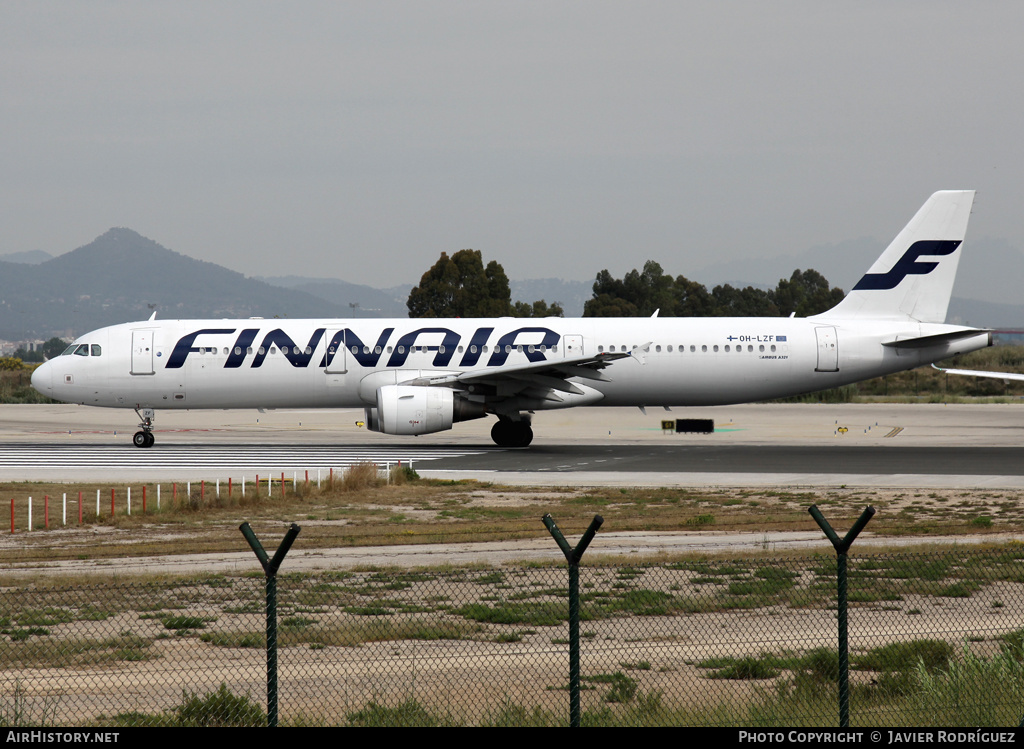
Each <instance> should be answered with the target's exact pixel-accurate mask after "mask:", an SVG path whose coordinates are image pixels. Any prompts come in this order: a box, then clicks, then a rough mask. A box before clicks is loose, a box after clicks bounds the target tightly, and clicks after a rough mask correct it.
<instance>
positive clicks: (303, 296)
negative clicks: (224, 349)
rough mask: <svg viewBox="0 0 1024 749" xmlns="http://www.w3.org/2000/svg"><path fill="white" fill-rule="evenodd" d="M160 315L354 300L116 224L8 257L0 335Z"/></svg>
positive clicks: (208, 314) (332, 307)
mask: <svg viewBox="0 0 1024 749" xmlns="http://www.w3.org/2000/svg"><path fill="white" fill-rule="evenodd" d="M154 309H155V310H156V311H157V314H158V315H159V316H160V317H164V318H168V317H181V318H222V317H346V316H348V314H349V312H350V311H349V309H348V307H347V306H346V307H344V308H342V306H341V305H337V304H332V303H331V302H329V301H325V300H322V299H318V298H316V297H314V296H311V295H310V294H307V293H304V292H302V291H299V290H294V289H284V288H281V287H279V286H272V285H270V284H267V283H263V282H261V281H257V280H254V279H251V278H246V277H245V276H243V275H242V274H241V273H236V272H235V271H231V270H228V269H227V268H223V267H221V266H219V265H214V264H213V263H207V262H203V261H201V260H195V259H194V258H190V257H187V256H185V255H181V254H179V253H177V252H174V251H172V250H168V249H167V248H166V247H162V246H161V245H159V244H157V243H156V242H154V241H153V240H151V239H147V238H145V237H143V236H141V235H140V234H137V233H136V232H134V231H132V230H131V229H123V228H119V229H111V230H109V231H108V232H106V233H105V234H103V235H102V236H99V237H97V238H96V239H95V240H93V241H92V242H90V243H89V244H87V245H85V246H84V247H79V248H78V249H76V250H72V251H71V252H68V253H66V254H64V255H60V256H58V257H55V258H52V259H50V260H47V261H46V262H44V263H41V264H39V265H24V264H19V263H11V262H4V261H0V339H7V340H22V339H26V338H41V339H46V338H49V337H51V336H54V335H57V336H61V337H65V338H68V337H72V336H75V335H81V334H82V333H85V332H87V331H89V330H93V329H95V328H99V327H103V326H105V325H114V324H116V323H122V322H129V321H132V320H145V319H146V318H148V317H149V316H150V315H151V314H152V312H153V310H154Z"/></svg>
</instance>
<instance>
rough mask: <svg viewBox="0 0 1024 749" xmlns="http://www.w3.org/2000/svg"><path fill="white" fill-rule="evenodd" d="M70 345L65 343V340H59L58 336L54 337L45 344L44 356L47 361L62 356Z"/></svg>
mask: <svg viewBox="0 0 1024 749" xmlns="http://www.w3.org/2000/svg"><path fill="white" fill-rule="evenodd" d="M68 343H69V342H68V341H65V340H64V339H63V338H57V337H56V336H54V337H53V338H51V339H50V340H48V341H47V342H46V343H44V344H43V347H42V348H43V356H45V357H46V358H47V359H52V358H54V357H55V356H60V355H61V354H63V353H64V349H66V348H67V347H68Z"/></svg>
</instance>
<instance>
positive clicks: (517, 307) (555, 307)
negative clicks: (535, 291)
mask: <svg viewBox="0 0 1024 749" xmlns="http://www.w3.org/2000/svg"><path fill="white" fill-rule="evenodd" d="M512 316H513V317H565V310H563V309H562V305H561V304H559V303H558V302H552V303H551V304H550V305H549V304H548V303H547V302H545V301H544V300H543V299H541V300H539V301H536V302H534V303H533V304H529V303H528V302H516V303H515V304H513V305H512Z"/></svg>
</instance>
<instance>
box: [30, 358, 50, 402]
mask: <svg viewBox="0 0 1024 749" xmlns="http://www.w3.org/2000/svg"><path fill="white" fill-rule="evenodd" d="M32 387H34V388H35V389H36V390H37V391H38V392H39V393H41V394H42V395H45V396H46V397H48V398H49V397H51V396H52V395H53V366H52V365H51V364H50V362H43V363H42V364H40V365H39V366H38V367H36V368H35V371H33V372H32Z"/></svg>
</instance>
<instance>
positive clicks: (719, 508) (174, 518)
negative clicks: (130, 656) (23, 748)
mask: <svg viewBox="0 0 1024 749" xmlns="http://www.w3.org/2000/svg"><path fill="white" fill-rule="evenodd" d="M391 478H394V477H391ZM411 478H412V477H410V476H404V477H403V478H402V480H401V481H402V482H401V483H396V482H394V481H390V482H388V480H387V479H386V478H382V477H380V476H379V475H378V472H377V470H376V469H375V468H374V467H373V466H369V465H363V466H356V467H354V468H353V469H352V470H351V471H350V472H349V473H347V474H345V475H343V476H342V477H340V478H339V479H338V480H336V481H335V482H334V483H333V485H331V484H329V483H327V482H325V483H324V484H323V485H322V487H321V488H320V489H318V488H317V487H316V485H315V483H311V484H310V485H308V486H307V485H305V484H304V483H303V482H299V483H298V484H297V485H296V486H291V482H288V484H289V485H288V487H287V491H285V492H282V491H281V488H280V487H279V486H278V484H277V483H276V482H275V486H274V490H273V496H272V497H268V496H267V487H266V485H263V486H261V487H260V489H259V493H258V494H257V493H256V492H255V491H254V490H253V487H252V485H251V484H250V485H249V486H247V490H246V495H245V496H244V497H243V496H241V493H240V491H239V487H237V486H233V487H232V492H231V493H230V494H228V491H227V487H226V486H225V485H224V484H222V485H221V493H220V496H219V497H218V496H217V494H216V491H215V490H214V487H213V486H211V485H210V484H207V485H206V488H205V491H203V490H202V489H201V488H200V485H199V484H193V486H192V492H191V495H187V493H186V492H185V491H184V487H183V486H182V485H179V486H178V489H177V492H176V493H175V491H173V490H171V487H169V486H168V485H166V484H165V485H163V486H162V487H161V504H160V506H159V508H158V507H157V504H156V501H155V497H156V487H155V486H153V485H148V486H147V487H146V490H147V491H146V495H147V505H146V510H145V513H143V511H142V501H141V498H142V486H140V485H133V486H132V487H131V489H132V498H133V499H132V515H131V516H128V515H127V514H126V510H127V506H126V499H127V490H128V487H127V486H125V485H120V486H116V487H114V490H113V491H114V496H115V515H114V516H113V517H111V516H110V494H111V487H110V486H109V485H106V486H98V485H96V484H82V485H62V484H45V483H34V484H4V485H0V498H6V497H15V498H16V501H15V508H16V512H15V527H16V529H17V532H16V533H14V534H13V535H12V534H10V533H3V534H0V563H3V562H31V561H46V560H62V559H67V560H75V559H91V560H97V559H100V560H102V559H104V558H113V557H124V556H147V555H158V554H182V553H223V552H231V551H247V550H248V547H247V545H246V543H245V541H244V539H243V538H242V536H241V534H240V533H239V532H238V530H237V529H238V524H239V522H241V521H242V520H245V521H248V522H249V523H250V524H251V525H252V527H253V529H254V530H255V531H256V533H257V535H259V536H260V537H261V538H271V539H273V538H280V537H281V535H282V534H283V528H284V527H285V526H286V525H287V524H289V523H292V522H295V523H298V524H299V525H300V526H301V527H302V546H303V547H304V548H306V549H316V548H337V547H347V546H384V545H389V544H431V543H444V542H471V541H494V540H510V539H516V538H537V537H538V535H544V534H545V533H546V531H545V530H544V528H543V525H542V523H541V518H542V517H543V515H544V514H546V513H550V514H551V515H552V516H553V517H555V519H556V520H557V522H558V524H559V527H560V528H561V529H562V531H563V532H564V533H565V534H566V535H567V536H571V535H575V534H580V533H582V532H583V531H584V530H585V529H586V528H587V526H588V525H589V524H590V523H591V521H592V520H593V518H594V516H595V515H597V514H600V515H601V516H602V517H603V518H604V519H605V524H604V526H603V529H604V531H606V532H607V531H609V530H616V531H638V530H640V531H661V532H665V531H679V530H688V531H733V532H751V533H765V532H767V531H817V526H816V525H815V523H814V521H813V520H812V519H811V517H810V515H809V514H808V513H807V508H808V507H809V506H810V505H811V504H816V505H818V506H819V507H820V508H821V510H822V512H824V514H825V515H826V517H828V519H829V521H830V522H831V523H832V525H833V526H834V527H835V528H837V529H843V528H847V527H849V526H850V525H851V524H852V522H853V521H854V520H855V519H856V517H857V516H859V514H860V513H861V511H862V510H863V508H864V507H866V506H867V505H869V504H870V505H873V506H874V507H875V508H876V509H877V510H878V514H877V515H876V517H875V518H874V519H873V520H872V522H871V526H870V528H869V530H870V531H871V532H873V533H875V534H883V535H892V536H904V535H914V536H927V535H940V534H964V533H969V534H973V535H984V534H990V533H996V532H1005V531H1007V530H1011V531H1012V530H1017V529H1018V528H1020V527H1021V524H1022V522H1024V502H1022V501H1021V500H1022V499H1024V492H1018V491H970V492H968V491H963V490H936V491H927V492H917V493H915V492H912V491H894V490H871V491H866V490H860V489H849V490H847V489H829V490H814V491H779V490H753V489H696V490H695V489H682V488H675V489H667V488H643V487H635V488H614V487H612V488H607V487H606V488H572V487H566V488H543V487H538V488H522V487H516V488H511V487H502V486H496V485H490V484H485V483H480V482H476V481H461V482H438V481H421V480H410V479H411ZM97 489H99V492H100V498H101V501H100V515H99V517H97V516H96V491H97ZM79 491H81V492H82V496H83V504H84V507H83V509H84V512H83V525H82V526H81V527H79V525H78V508H77V502H78V493H79ZM64 493H67V496H68V500H69V502H68V526H67V527H61V507H60V505H61V500H60V497H61V496H62V495H63V494H64ZM46 495H49V496H50V498H51V508H50V531H49V532H44V531H41V529H42V528H43V525H44V523H43V510H42V501H41V500H42V497H43V496H46ZM29 496H32V497H34V517H33V521H34V524H35V526H36V529H37V532H33V533H25V529H26V528H27V520H28V518H27V497H29Z"/></svg>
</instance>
